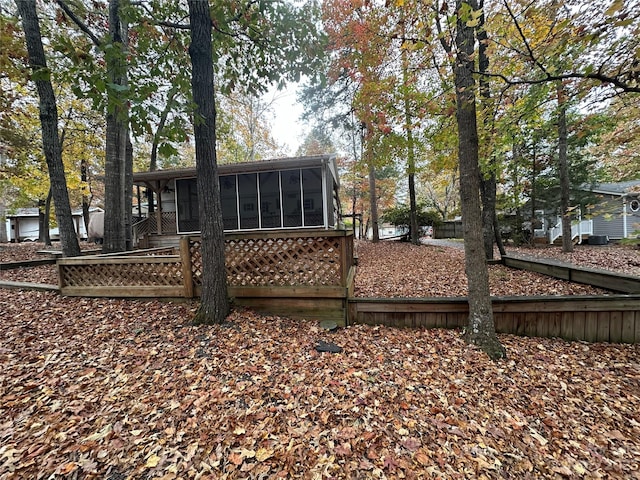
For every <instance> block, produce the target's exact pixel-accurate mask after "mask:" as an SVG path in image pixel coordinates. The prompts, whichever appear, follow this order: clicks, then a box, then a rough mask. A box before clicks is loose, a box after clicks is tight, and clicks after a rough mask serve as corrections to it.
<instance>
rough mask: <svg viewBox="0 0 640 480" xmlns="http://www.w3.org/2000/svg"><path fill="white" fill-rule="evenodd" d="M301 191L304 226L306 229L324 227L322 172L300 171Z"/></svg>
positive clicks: (318, 170)
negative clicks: (302, 195) (302, 194)
mask: <svg viewBox="0 0 640 480" xmlns="http://www.w3.org/2000/svg"><path fill="white" fill-rule="evenodd" d="M302 190H303V193H304V225H305V226H306V227H310V226H318V225H324V212H323V209H322V204H323V202H322V170H320V169H319V168H306V169H304V170H302Z"/></svg>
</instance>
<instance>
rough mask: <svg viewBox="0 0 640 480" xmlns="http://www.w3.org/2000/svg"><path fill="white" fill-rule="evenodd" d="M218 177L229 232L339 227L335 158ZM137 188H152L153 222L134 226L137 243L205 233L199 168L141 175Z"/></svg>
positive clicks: (240, 168) (236, 170) (241, 167)
mask: <svg viewBox="0 0 640 480" xmlns="http://www.w3.org/2000/svg"><path fill="white" fill-rule="evenodd" d="M218 177H219V180H220V199H221V202H222V220H223V223H224V230H225V232H245V231H251V230H279V229H300V228H313V229H319V228H320V229H333V228H338V226H339V218H340V204H339V200H338V199H339V197H338V188H339V181H338V172H337V168H336V161H335V156H333V155H315V156H308V157H294V158H279V159H272V160H263V161H258V162H247V163H238V164H228V165H219V166H218ZM133 182H134V184H135V185H138V186H142V187H146V189H147V195H146V196H147V199H148V201H149V205H148V212H149V213H148V218H147V219H146V221H144V222H141V223H139V224H137V225H136V226H134V238H135V239H136V242H137V243H139V244H145V243H148V244H149V245H159V244H161V243H163V242H162V240H161V239H159V238H158V237H159V236H167V237H169V236H176V235H186V234H198V233H199V232H200V219H199V209H198V192H197V186H196V169H195V168H188V169H176V170H156V171H153V172H138V173H134V175H133ZM158 199H159V201H158ZM145 238H147V239H149V240H150V241H149V242H147V241H146V240H145ZM166 240H167V241H168V242H169V241H171V240H170V239H169V238H167V239H166Z"/></svg>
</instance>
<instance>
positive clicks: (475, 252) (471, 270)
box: [454, 0, 506, 359]
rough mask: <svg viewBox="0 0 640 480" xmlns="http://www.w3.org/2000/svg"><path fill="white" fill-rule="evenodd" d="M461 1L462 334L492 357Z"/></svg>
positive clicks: (499, 354) (499, 350)
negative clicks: (465, 307) (465, 288)
mask: <svg viewBox="0 0 640 480" xmlns="http://www.w3.org/2000/svg"><path fill="white" fill-rule="evenodd" d="M472 3H473V4H472V7H474V8H476V9H477V5H476V4H475V2H472ZM462 5H463V1H462V0H457V2H456V11H457V12H458V13H459V16H458V25H457V33H456V46H457V51H458V54H457V59H456V65H455V69H454V74H455V86H456V119H457V123H458V135H459V137H458V155H459V161H460V199H461V206H462V228H463V233H464V252H465V271H466V274H467V282H468V285H469V292H468V301H469V323H468V326H467V330H466V334H465V337H466V340H467V341H468V342H469V343H472V344H474V345H477V346H478V347H480V348H481V349H482V350H483V351H485V352H486V353H487V355H489V357H490V358H491V359H498V358H504V357H505V356H506V352H505V349H504V347H503V346H502V344H501V343H500V341H499V340H498V337H497V335H496V331H495V324H494V321H493V308H492V305H491V296H490V292H489V272H488V269H487V263H486V260H485V255H484V253H485V252H484V242H483V236H482V217H481V208H480V166H479V163H478V155H479V145H478V126H477V119H476V98H475V93H474V83H475V82H474V79H473V71H474V64H473V54H474V31H473V28H471V27H469V26H467V21H466V20H465V19H464V18H461V15H460V12H461V9H462Z"/></svg>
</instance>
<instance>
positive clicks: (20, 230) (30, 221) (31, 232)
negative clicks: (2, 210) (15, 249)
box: [6, 207, 102, 242]
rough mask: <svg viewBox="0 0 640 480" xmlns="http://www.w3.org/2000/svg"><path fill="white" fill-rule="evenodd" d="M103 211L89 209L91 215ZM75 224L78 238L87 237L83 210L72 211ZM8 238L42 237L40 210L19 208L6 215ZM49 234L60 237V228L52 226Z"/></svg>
mask: <svg viewBox="0 0 640 480" xmlns="http://www.w3.org/2000/svg"><path fill="white" fill-rule="evenodd" d="M97 212H102V209H100V208H97V207H94V208H91V209H90V211H89V215H90V216H91V215H93V214H95V213H97ZM72 217H73V224H74V226H75V229H76V233H77V234H78V238H80V239H86V238H87V230H86V229H85V226H84V220H83V218H82V210H75V211H73V212H72ZM6 218H7V220H6V228H7V240H9V241H10V242H24V241H30V242H35V241H37V240H38V238H40V235H39V233H40V211H39V210H38V208H37V207H34V208H18V209H17V210H16V211H15V212H14V213H9V214H7V215H6ZM49 236H50V238H51V239H53V240H54V239H57V238H59V232H58V228H57V227H55V228H50V229H49Z"/></svg>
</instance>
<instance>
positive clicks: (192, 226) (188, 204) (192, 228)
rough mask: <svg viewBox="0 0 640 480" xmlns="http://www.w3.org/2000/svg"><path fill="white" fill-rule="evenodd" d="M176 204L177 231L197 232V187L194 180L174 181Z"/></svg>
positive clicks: (198, 224) (198, 223) (198, 222)
mask: <svg viewBox="0 0 640 480" xmlns="http://www.w3.org/2000/svg"><path fill="white" fill-rule="evenodd" d="M176 190H177V197H176V204H177V209H178V212H177V214H178V231H179V232H197V231H199V230H200V221H199V218H200V217H199V213H198V186H197V185H196V179H195V178H186V179H182V180H176Z"/></svg>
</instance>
